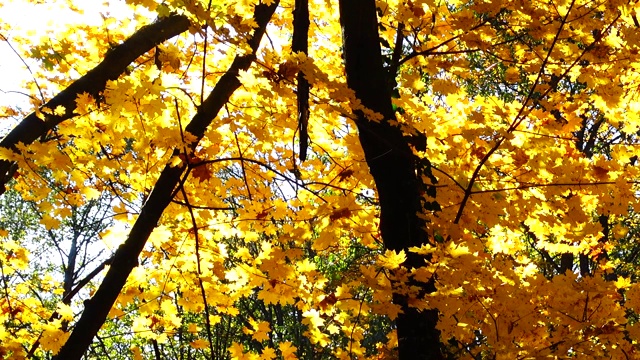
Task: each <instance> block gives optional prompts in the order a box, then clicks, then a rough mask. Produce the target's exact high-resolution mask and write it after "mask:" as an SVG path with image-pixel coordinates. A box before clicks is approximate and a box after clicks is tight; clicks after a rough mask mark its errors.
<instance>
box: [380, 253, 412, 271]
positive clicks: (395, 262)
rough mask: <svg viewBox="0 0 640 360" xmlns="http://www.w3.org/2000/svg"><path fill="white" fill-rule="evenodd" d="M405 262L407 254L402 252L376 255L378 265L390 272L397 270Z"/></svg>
mask: <svg viewBox="0 0 640 360" xmlns="http://www.w3.org/2000/svg"><path fill="white" fill-rule="evenodd" d="M405 260H407V254H405V252H404V250H400V252H395V251H394V250H387V251H385V253H384V255H378V264H380V265H381V266H382V267H384V268H387V269H390V270H393V269H397V268H399V267H400V266H401V265H402V263H404V262H405Z"/></svg>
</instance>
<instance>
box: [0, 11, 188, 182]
mask: <svg viewBox="0 0 640 360" xmlns="http://www.w3.org/2000/svg"><path fill="white" fill-rule="evenodd" d="M188 29H189V20H188V19H187V17H186V16H183V15H171V16H168V17H165V18H161V19H159V20H158V21H156V22H154V23H153V24H149V25H147V26H144V27H142V28H140V29H139V30H138V31H136V32H135V33H134V34H133V35H132V36H131V37H130V38H128V39H127V40H125V41H124V42H123V43H122V44H120V45H118V46H116V47H115V48H113V49H112V50H111V51H109V52H108V53H107V55H106V56H105V58H104V60H103V61H102V62H101V63H100V64H98V66H96V67H95V68H93V69H92V70H91V71H89V72H88V73H87V74H86V75H84V76H82V77H81V78H80V79H78V80H76V81H74V82H73V83H72V84H71V85H69V87H67V88H66V89H64V90H63V91H62V92H60V93H59V94H58V95H56V96H55V97H54V98H53V99H51V100H49V101H48V102H47V103H46V104H44V105H43V107H47V108H49V109H51V110H55V109H56V108H57V107H58V106H62V107H64V109H65V112H64V114H62V115H49V114H44V115H45V119H44V120H42V119H40V118H39V117H38V116H37V115H36V113H35V112H33V113H31V114H29V115H28V116H27V117H25V118H24V119H23V120H22V121H21V122H20V123H19V124H18V126H16V127H15V128H14V129H13V130H11V132H10V133H9V134H7V136H5V137H4V138H3V139H2V141H0V146H2V147H5V148H9V149H13V150H14V151H15V150H16V145H17V144H18V143H23V144H27V145H28V144H31V143H32V142H34V141H35V140H36V139H37V138H39V137H40V136H43V135H45V134H46V133H47V131H49V130H51V129H52V128H53V127H55V126H56V125H58V124H60V123H61V122H63V121H64V120H67V119H70V118H72V117H74V116H76V115H78V114H75V113H74V111H75V110H76V98H77V97H78V95H80V94H83V93H88V94H90V95H91V96H93V98H98V96H99V94H100V92H101V91H103V90H104V88H105V86H106V84H107V81H109V80H116V79H117V78H118V77H119V76H120V75H122V73H124V72H125V70H126V68H127V66H129V64H131V63H132V62H133V61H135V59H137V58H138V57H140V56H141V55H142V54H144V53H145V52H147V51H149V50H151V49H153V47H154V46H157V45H158V44H161V43H162V42H164V41H166V40H168V39H170V38H172V37H174V36H176V35H178V34H180V33H183V32H185V31H187V30H188ZM15 170H16V167H15V164H13V163H12V162H10V161H6V160H2V161H0V195H1V194H3V193H4V192H5V189H6V188H5V186H6V184H7V182H8V181H9V180H11V178H12V177H13V173H14V172H15Z"/></svg>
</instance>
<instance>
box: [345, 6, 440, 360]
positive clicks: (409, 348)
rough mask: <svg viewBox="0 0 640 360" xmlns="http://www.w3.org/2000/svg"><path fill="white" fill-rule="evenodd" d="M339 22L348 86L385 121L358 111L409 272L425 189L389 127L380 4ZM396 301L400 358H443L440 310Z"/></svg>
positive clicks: (387, 223) (393, 236) (391, 245)
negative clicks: (423, 190)
mask: <svg viewBox="0 0 640 360" xmlns="http://www.w3.org/2000/svg"><path fill="white" fill-rule="evenodd" d="M340 22H341V25H342V36H343V46H344V47H343V51H344V60H345V66H346V75H347V83H348V85H349V87H350V88H351V89H353V90H354V91H355V94H356V97H357V98H358V99H360V101H361V102H362V104H363V105H364V106H365V107H366V108H368V109H370V110H373V111H375V112H377V113H380V114H382V115H383V116H384V119H383V120H382V121H380V122H375V121H371V120H369V119H367V118H366V117H365V115H364V114H363V113H362V111H356V112H355V113H356V116H357V120H356V125H357V127H358V132H359V137H360V143H361V145H362V148H363V149H364V152H365V157H366V160H367V164H368V165H369V169H370V171H371V174H372V176H373V178H374V180H375V183H376V187H377V190H378V197H379V199H380V208H381V215H380V232H381V236H382V239H383V242H384V245H385V247H386V248H387V249H391V250H395V251H400V250H404V251H405V253H407V261H406V263H405V265H406V266H407V267H408V268H412V267H415V268H417V267H420V266H423V265H424V260H425V259H424V258H423V257H420V256H417V255H415V254H411V253H409V252H408V248H409V247H412V246H420V245H422V244H424V243H426V242H427V241H428V237H427V233H426V229H425V224H424V222H423V221H421V220H420V218H419V217H418V216H417V214H418V213H419V212H421V211H422V205H421V201H420V199H421V189H422V188H423V185H422V182H421V179H420V177H419V176H418V175H417V172H418V171H419V169H418V167H417V162H416V158H415V157H414V155H413V152H412V150H411V148H410V147H409V143H408V142H407V138H405V137H403V134H402V132H401V130H400V129H399V128H398V127H394V126H391V125H390V124H389V120H395V114H394V111H393V108H392V105H391V94H390V91H389V89H388V85H387V84H388V81H387V76H388V75H387V73H386V71H385V69H384V67H383V65H382V54H381V49H380V43H379V36H378V19H377V16H376V7H375V0H341V1H340ZM412 285H413V284H412ZM422 286H423V291H424V292H425V293H428V292H433V291H434V290H435V287H434V285H433V283H429V284H422ZM393 300H394V302H395V303H396V304H398V305H400V306H401V307H402V311H403V313H401V314H400V315H399V316H398V318H397V320H396V324H397V329H398V346H399V347H398V351H399V358H400V359H403V360H409V359H411V360H416V359H430V360H436V359H443V358H444V356H443V353H442V346H441V342H440V332H439V331H438V330H437V329H436V323H437V320H438V313H437V310H428V311H422V312H418V311H417V310H416V309H414V308H411V307H409V306H408V305H407V298H406V297H405V296H402V295H399V294H395V295H394V298H393Z"/></svg>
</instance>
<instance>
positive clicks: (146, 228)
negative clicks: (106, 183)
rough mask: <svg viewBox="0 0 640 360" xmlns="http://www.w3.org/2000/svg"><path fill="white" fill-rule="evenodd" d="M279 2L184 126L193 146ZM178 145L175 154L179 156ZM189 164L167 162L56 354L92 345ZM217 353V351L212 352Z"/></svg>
mask: <svg viewBox="0 0 640 360" xmlns="http://www.w3.org/2000/svg"><path fill="white" fill-rule="evenodd" d="M277 6H278V1H274V2H273V3H272V4H271V5H269V6H266V5H262V4H261V5H257V6H256V11H255V16H254V19H255V21H256V24H258V27H257V28H256V29H255V30H254V32H253V36H252V38H251V39H249V40H248V41H247V42H248V44H249V46H250V47H251V49H252V50H253V51H252V52H251V53H250V54H248V55H243V56H237V57H236V58H235V59H234V61H233V63H232V64H231V66H230V67H229V69H228V70H227V72H226V73H225V74H224V75H223V76H222V77H221V78H220V80H218V83H217V84H216V86H215V87H214V88H213V90H212V91H211V94H209V96H208V97H207V98H206V100H205V101H204V102H203V103H202V104H201V105H200V106H199V108H198V112H197V113H196V115H195V116H194V117H193V119H192V120H191V122H189V124H188V125H187V127H186V129H185V131H186V132H188V133H190V134H193V135H194V136H195V137H196V138H197V140H198V141H195V142H194V143H192V145H191V146H192V148H194V147H195V146H196V145H197V144H198V142H199V140H201V139H202V137H203V136H204V133H205V130H206V129H207V127H208V126H209V124H211V122H212V121H213V120H214V118H215V117H216V116H217V114H218V112H219V111H220V109H221V108H222V107H223V106H224V104H226V103H227V102H228V101H229V98H230V97H231V95H232V94H233V92H234V91H235V90H236V89H237V88H238V87H240V80H238V77H237V76H238V72H239V71H240V70H247V69H248V68H249V66H251V64H252V63H253V61H254V60H255V58H256V56H255V51H256V50H257V48H258V46H259V45H260V40H261V39H262V36H263V35H264V32H265V29H266V27H267V24H268V23H269V21H270V19H271V15H273V12H274V11H275V9H276V7H277ZM178 154H179V153H178V150H175V151H174V155H178ZM186 168H187V166H186V165H179V166H170V165H167V166H165V168H164V170H162V173H161V174H160V177H159V178H158V181H157V182H156V184H155V186H154V188H153V190H152V191H151V194H150V195H149V198H148V199H147V201H146V202H145V204H144V206H143V207H142V210H141V212H140V215H138V218H137V219H136V222H135V223H134V225H133V227H132V228H131V232H130V233H129V236H128V237H127V240H126V241H125V242H124V243H123V244H122V245H120V247H119V248H118V250H117V251H116V253H115V255H114V257H113V261H112V263H111V267H110V268H109V271H108V272H107V274H106V275H105V278H104V280H103V281H102V283H101V284H100V287H99V288H98V290H97V291H96V293H95V294H94V296H93V297H92V298H91V299H90V300H88V301H86V302H85V308H84V311H83V312H82V315H81V316H80V319H79V320H78V322H77V323H76V324H75V327H74V329H73V331H72V332H71V335H70V336H69V339H68V340H67V342H66V343H65V344H64V346H63V347H62V348H61V350H60V352H59V353H58V355H56V356H55V357H54V359H58V360H79V359H80V358H81V357H82V356H83V355H84V353H85V352H86V351H87V349H88V348H89V345H91V342H92V341H93V338H94V337H95V336H96V334H97V333H98V330H100V327H101V326H102V324H103V323H104V322H105V320H106V319H107V315H108V314H109V311H110V310H111V307H112V306H113V304H114V303H115V301H116V299H117V297H118V295H119V294H120V291H122V288H123V287H124V285H125V283H126V281H127V277H129V274H131V271H132V270H133V268H135V267H136V266H138V257H139V256H140V252H141V251H142V249H143V248H144V246H145V244H146V242H147V239H148V238H149V235H151V232H152V231H153V229H154V228H155V227H156V224H157V223H158V221H159V220H160V217H161V216H162V213H163V211H164V209H165V208H166V207H167V206H168V205H169V203H170V202H171V199H172V194H173V193H174V189H175V188H176V187H177V186H178V183H179V182H180V179H181V177H182V175H183V173H184V172H185V170H186ZM212 356H213V355H212Z"/></svg>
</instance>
